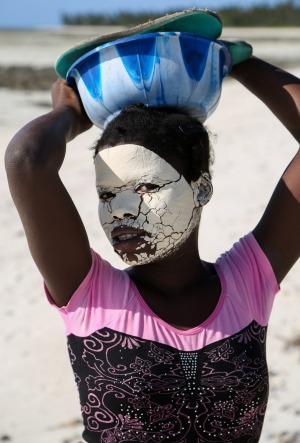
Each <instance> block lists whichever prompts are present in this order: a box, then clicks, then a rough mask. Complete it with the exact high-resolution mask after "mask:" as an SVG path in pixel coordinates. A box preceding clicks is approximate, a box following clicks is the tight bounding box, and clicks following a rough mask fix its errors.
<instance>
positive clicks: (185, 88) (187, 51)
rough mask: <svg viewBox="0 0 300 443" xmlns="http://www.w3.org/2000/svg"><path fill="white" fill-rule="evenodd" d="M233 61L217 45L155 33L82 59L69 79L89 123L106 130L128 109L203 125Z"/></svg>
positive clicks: (195, 37) (117, 43)
mask: <svg viewBox="0 0 300 443" xmlns="http://www.w3.org/2000/svg"><path fill="white" fill-rule="evenodd" d="M231 64H232V61H231V55H230V52H229V50H228V49H227V47H226V46H225V45H224V44H222V43H221V42H218V41H215V40H210V39H206V38H203V37H200V36H198V35H195V34H189V33H174V32H159V33H153V34H144V35H138V36H133V37H128V38H124V39H120V40H116V41H114V42H111V43H107V44H104V45H102V46H99V47H98V48H96V49H93V50H91V51H90V52H88V53H86V54H85V55H83V56H82V57H80V58H79V59H78V60H77V61H76V62H75V63H74V64H73V65H72V66H71V67H70V69H69V71H68V73H67V83H68V84H70V85H74V84H75V85H76V87H77V89H78V92H79V95H80V97H81V100H82V103H83V106H84V108H85V110H86V113H87V115H88V117H89V118H90V120H91V121H92V122H93V123H94V124H95V125H96V126H98V127H99V128H102V129H103V128H105V127H106V125H107V124H108V122H109V121H111V120H112V119H113V118H114V117H115V116H116V115H118V113H120V112H121V111H122V109H124V108H126V107H127V106H128V105H131V104H136V103H143V104H145V105H146V106H173V107H176V108H179V109H181V110H182V111H183V112H185V113H187V114H189V115H191V116H193V117H195V118H196V119H198V120H199V121H201V122H202V123H204V122H205V120H206V119H207V118H208V117H209V116H210V115H211V114H212V113H213V112H214V110H215V109H216V107H217V105H218V102H219V99H220V95H221V89H222V81H223V78H224V77H226V76H227V75H228V73H229V71H230V69H231Z"/></svg>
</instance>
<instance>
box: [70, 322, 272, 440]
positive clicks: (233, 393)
mask: <svg viewBox="0 0 300 443" xmlns="http://www.w3.org/2000/svg"><path fill="white" fill-rule="evenodd" d="M68 342H69V353H70V359H71V363H72V367H73V371H74V374H75V380H76V383H77V386H78V390H79V394H80V401H81V407H82V415H83V420H84V426H85V430H84V433H83V437H84V439H85V441H87V442H90V443H96V442H97V443H100V442H102V443H119V442H127V443H130V442H148V443H159V442H164V443H165V442H172V443H202V442H211V443H217V442H231V443H232V442H241V443H254V442H258V440H259V436H260V433H261V429H262V425H263V420H264V414H265V409H266V405H267V399H268V390H269V388H268V369H267V364H266V351H265V344H266V327H262V326H260V325H259V324H258V323H256V322H255V321H253V322H252V323H251V324H250V325H248V326H247V327H246V328H244V329H243V330H242V331H240V332H238V333H236V334H234V335H233V336H230V337H227V338H224V339H223V340H220V341H218V342H216V343H213V344H210V345H208V346H206V347H204V348H203V349H200V350H198V351H194V352H185V351H179V350H177V349H174V348H172V347H170V346H167V345H164V344H160V343H156V342H152V341H150V340H144V339H140V338H137V337H133V336H130V335H126V334H124V333H121V332H117V331H113V330H111V329H109V328H103V329H100V330H99V331H97V332H94V333H93V334H92V335H90V336H89V337H77V336H75V335H73V334H71V335H69V337H68Z"/></svg>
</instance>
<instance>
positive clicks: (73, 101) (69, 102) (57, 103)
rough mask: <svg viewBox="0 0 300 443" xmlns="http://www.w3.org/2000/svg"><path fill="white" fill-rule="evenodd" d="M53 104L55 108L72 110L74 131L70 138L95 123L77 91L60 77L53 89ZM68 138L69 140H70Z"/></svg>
mask: <svg viewBox="0 0 300 443" xmlns="http://www.w3.org/2000/svg"><path fill="white" fill-rule="evenodd" d="M51 97H52V106H53V109H54V110H58V111H59V110H71V111H73V112H72V118H73V119H74V121H72V131H71V134H70V137H69V140H71V139H72V138H74V137H76V136H77V135H79V134H81V133H82V132H84V131H87V130H88V129H90V128H91V127H92V126H93V124H92V122H91V121H90V119H89V118H88V116H87V114H86V112H85V110H84V107H83V105H82V102H81V100H80V97H79V95H78V94H77V92H76V91H75V90H74V89H73V88H71V87H70V86H68V85H67V83H66V81H65V80H63V79H62V78H58V79H57V80H56V82H55V83H53V85H52V89H51ZM69 140H68V141H69Z"/></svg>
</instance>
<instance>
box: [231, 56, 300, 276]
mask: <svg viewBox="0 0 300 443" xmlns="http://www.w3.org/2000/svg"><path fill="white" fill-rule="evenodd" d="M231 76H232V77H233V78H235V79H236V80H238V81H239V82H240V83H241V84H243V85H244V86H245V87H246V88H247V89H249V91H251V92H252V93H253V94H255V95H256V97H258V98H259V99H260V100H262V101H263V102H264V103H265V104H266V106H268V108H269V109H270V110H271V111H272V112H273V113H274V114H275V116H276V117H277V118H278V119H279V120H280V121H281V123H283V125H284V126H285V127H286V128H287V129H288V131H289V132H290V133H291V135H292V136H293V137H294V138H295V139H296V140H297V141H298V143H300V80H299V78H297V77H295V76H294V75H292V74H289V73H288V72H286V71H284V70H282V69H279V68H276V67H275V66H272V65H271V64H269V63H266V62H264V61H263V60H260V59H258V58H255V57H251V58H250V59H249V60H247V61H246V62H244V63H241V64H240V65H236V66H235V67H234V68H233V70H232V72H231ZM274 149H284V146H276V140H274ZM269 163H270V168H271V167H272V158H270V159H269ZM253 233H254V235H255V237H256V239H257V241H258V243H259V244H260V246H261V247H262V249H263V250H264V252H265V254H266V255H267V257H268V258H269V261H270V263H271V265H272V267H273V270H274V272H275V275H276V277H277V281H278V283H280V282H281V281H282V279H283V278H284V277H285V275H286V274H287V273H288V271H289V270H290V269H291V267H292V266H293V264H294V263H295V262H296V261H297V260H298V258H299V256H300V151H298V153H297V154H296V155H295V157H294V159H293V160H292V161H291V163H290V164H289V166H288V168H287V169H286V171H285V172H284V174H283V176H282V177H281V179H280V181H279V183H278V185H277V187H276V189H275V191H274V193H273V195H272V198H271V200H270V202H269V204H268V206H267V208H266V210H265V213H264V215H263V217H262V219H261V220H260V222H259V223H258V225H257V226H256V228H255V229H254V231H253Z"/></svg>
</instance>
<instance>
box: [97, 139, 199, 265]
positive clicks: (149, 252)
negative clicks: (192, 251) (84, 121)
mask: <svg viewBox="0 0 300 443" xmlns="http://www.w3.org/2000/svg"><path fill="white" fill-rule="evenodd" d="M95 168H96V187H97V192H98V195H99V218H100V222H101V225H102V227H103V229H104V232H105V234H106V236H107V237H108V239H109V241H110V242H111V243H112V245H113V247H114V249H115V251H116V252H117V253H118V254H119V255H120V257H121V258H122V259H123V260H124V261H125V262H126V263H128V264H130V265H137V264H146V263H149V262H152V261H154V260H157V259H158V258H163V257H165V256H167V255H169V254H170V253H172V252H173V251H174V249H176V248H178V247H179V245H180V244H182V243H183V242H184V241H185V240H186V239H187V238H188V237H189V235H190V233H191V232H192V230H193V229H194V227H195V226H196V225H197V224H198V223H199V220H200V211H201V209H200V205H199V203H198V201H197V197H198V194H199V183H197V182H192V184H191V185H190V184H189V183H188V182H187V181H186V180H185V178H184V177H183V176H182V175H181V174H179V172H177V171H176V170H175V169H174V168H173V167H172V166H171V165H170V164H169V163H167V162H166V161H165V160H164V159H162V158H161V157H160V156H159V155H157V154H155V153H154V152H152V151H150V150H149V149H146V148H144V147H143V146H138V145H131V144H128V145H122V146H116V147H112V148H105V149H103V150H102V151H100V152H99V153H98V154H97V156H96V158H95Z"/></svg>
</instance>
